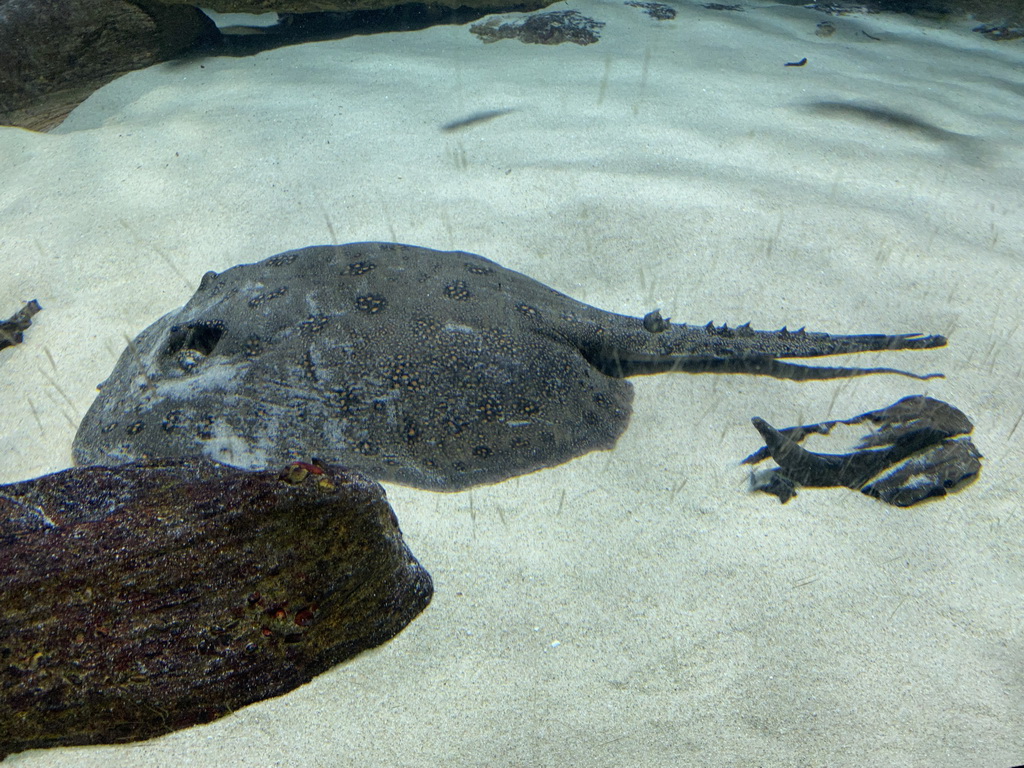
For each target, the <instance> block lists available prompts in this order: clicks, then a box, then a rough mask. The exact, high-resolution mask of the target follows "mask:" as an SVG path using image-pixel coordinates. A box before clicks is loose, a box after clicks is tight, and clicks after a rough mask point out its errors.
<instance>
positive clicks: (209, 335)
mask: <svg viewBox="0 0 1024 768" xmlns="http://www.w3.org/2000/svg"><path fill="white" fill-rule="evenodd" d="M223 335H224V324H223V323H218V322H213V323H190V324H188V325H176V326H174V327H173V328H171V333H170V337H169V338H168V340H167V349H166V351H165V352H164V354H165V355H166V356H168V357H173V358H174V359H175V361H176V362H177V363H178V365H179V366H181V368H182V369H183V370H186V371H190V370H192V369H193V368H195V367H196V366H197V365H199V364H200V363H201V362H203V360H205V359H206V358H207V357H208V356H209V355H210V354H211V353H212V352H213V350H214V348H215V347H216V346H217V342H219V341H220V339H221V337H222V336H223Z"/></svg>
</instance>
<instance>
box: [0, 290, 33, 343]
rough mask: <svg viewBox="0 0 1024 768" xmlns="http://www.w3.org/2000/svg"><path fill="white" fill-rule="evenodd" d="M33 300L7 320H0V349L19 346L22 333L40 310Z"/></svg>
mask: <svg viewBox="0 0 1024 768" xmlns="http://www.w3.org/2000/svg"><path fill="white" fill-rule="evenodd" d="M41 309H42V307H40V306H39V302H38V301H36V300H35V299H32V301H30V302H28V303H27V304H26V305H25V306H24V307H22V308H21V309H19V310H18V311H17V312H15V313H14V314H13V315H11V317H10V319H8V320H0V349H6V348H7V347H13V346H14V345H15V344H21V342H22V339H23V338H24V336H23V334H22V331H24V330H25V329H27V328H28V327H29V326H30V325H32V316H33V315H34V314H35V313H36V312H38V311H39V310H41Z"/></svg>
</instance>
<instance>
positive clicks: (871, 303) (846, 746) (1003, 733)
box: [0, 0, 1024, 768]
mask: <svg viewBox="0 0 1024 768" xmlns="http://www.w3.org/2000/svg"><path fill="white" fill-rule="evenodd" d="M567 7H568V6H555V7H554V8H553V9H552V10H560V9H565V8H567ZM572 7H573V8H575V9H577V10H579V11H581V12H583V13H585V14H587V15H589V16H592V17H594V18H596V19H600V20H601V21H604V22H606V26H605V27H604V29H603V30H602V37H601V40H600V42H599V43H598V44H595V45H590V46H586V47H580V46H575V45H560V46H538V45H524V44H522V43H520V42H518V41H514V40H511V41H503V42H499V43H495V44H492V45H484V44H482V43H481V41H480V40H479V39H478V38H477V37H475V36H474V35H472V34H470V32H469V31H468V27H467V26H463V27H455V26H451V27H437V28H433V29H429V30H424V31H419V32H410V33H401V34H397V33H396V34H382V35H376V36H367V37H352V38H348V39H344V40H340V41H334V42H322V43H316V44H306V45H297V46H292V47H288V48H280V49H277V50H274V51H270V52H266V53H263V54H260V55H258V56H252V57H247V58H207V59H197V60H191V61H187V62H182V63H172V64H164V65H160V66H156V67H152V68H150V69H148V70H145V71H141V72H137V73H134V74H131V75H128V76H125V77H122V78H120V79H119V80H117V81H116V82H114V83H112V84H111V85H109V86H107V87H105V88H103V89H102V90H100V91H99V92H97V93H96V94H94V95H93V96H92V97H91V98H90V99H89V100H88V101H87V102H85V103H84V104H83V105H81V106H80V107H79V108H78V109H77V110H75V112H74V113H72V115H71V116H70V117H69V119H68V120H67V121H66V122H65V123H64V125H63V126H61V127H60V128H59V129H57V130H56V131H54V132H53V133H50V134H32V133H29V132H26V131H22V130H18V129H0V178H3V180H4V183H3V185H2V186H0V275H2V281H0V314H2V315H3V316H7V315H8V314H10V313H11V312H13V311H15V310H16V309H18V308H19V307H20V306H21V302H23V301H27V300H29V299H33V298H34V299H38V301H39V302H40V304H41V305H42V306H43V307H44V310H43V312H41V313H40V314H39V315H37V316H36V318H35V323H34V324H33V326H32V327H31V329H29V331H28V332H27V333H26V343H25V344H24V345H22V346H20V347H15V348H13V349H8V350H5V351H3V352H0V377H2V380H3V382H4V384H3V388H2V390H0V457H2V458H0V481H3V482H10V481H14V480H19V479H24V478H28V477H34V476H37V475H40V474H43V473H46V472H51V471H55V470H58V469H61V468H64V467H67V466H69V465H70V464H71V441H72V438H73V436H74V433H75V429H76V427H77V424H78V422H79V420H80V419H81V417H82V415H83V414H84V412H85V410H86V409H87V408H88V406H89V404H90V402H91V401H92V399H93V397H94V396H95V387H96V385H97V384H98V383H99V382H101V381H102V380H103V379H104V378H105V377H106V375H107V374H108V373H109V371H110V370H111V369H112V367H113V365H114V362H115V360H116V357H117V355H118V354H119V353H120V351H121V349H122V348H123V347H124V346H125V337H126V336H128V337H132V336H134V335H135V334H136V333H138V332H139V331H140V330H142V329H143V328H144V327H146V326H147V325H149V324H150V323H151V322H153V321H154V320H155V319H156V318H157V317H159V316H160V315H162V314H163V313H164V312H166V311H169V310H171V309H173V308H175V307H177V306H180V305H181V304H183V303H184V302H185V301H186V300H187V299H188V297H189V296H190V295H191V294H192V293H193V291H194V290H195V289H196V287H197V286H198V282H199V279H200V277H201V276H202V275H203V273H205V272H206V271H208V270H211V269H212V270H217V271H220V270H223V269H226V268H228V267H230V266H232V265H235V264H239V263H247V262H252V261H258V260H260V259H263V258H265V257H267V256H270V255H272V254H274V253H278V252H280V251H284V250H288V249H291V248H297V247H301V246H306V245H314V244H323V243H330V242H332V241H333V242H339V243H343V242H350V241H359V240H390V241H398V242H405V243H412V244H416V245H423V246H428V247H432V248H438V249H459V250H467V251H472V252H475V253H479V254H481V255H484V256H486V257H488V258H491V259H494V260H496V261H498V262H500V263H501V264H503V265H505V266H507V267H510V268H512V269H516V270H519V271H522V272H525V273H526V274H528V275H530V276H532V277H534V278H536V279H538V280H541V281H542V282H544V283H546V284H548V285H550V286H552V287H554V288H557V289H559V290H561V291H563V292H565V293H568V294H570V295H571V296H573V297H575V298H578V299H580V300H583V301H586V302H588V303H591V304H594V305H596V306H599V307H601V308H603V309H607V310H611V311H616V312H622V313H627V314H632V315H640V314H643V313H645V312H647V311H649V310H651V309H654V308H655V307H660V308H661V309H662V312H663V314H665V315H666V316H671V317H672V318H673V319H674V320H676V321H679V322H682V321H688V322H695V323H696V322H700V323H704V322H707V321H708V320H715V321H716V322H718V323H720V322H723V321H728V322H729V323H730V324H739V323H743V322H746V321H750V322H751V323H752V325H753V326H754V327H757V328H778V327H780V326H782V325H788V326H789V327H790V328H795V327H799V326H804V325H805V326H807V328H808V329H814V330H822V331H829V332H833V333H871V332H908V331H919V332H927V333H942V334H946V335H948V336H949V339H950V342H949V345H948V347H946V348H944V349H937V350H929V351H921V352H903V353H885V354H868V355H860V356H857V357H855V358H848V359H845V360H837V361H836V363H837V364H848V365H891V366H896V367H903V368H908V369H911V370H914V371H918V372H929V371H934V370H938V371H942V372H944V373H945V374H946V378H945V379H939V380H932V381H927V382H921V381H915V380H912V379H906V378H901V377H895V376H873V377H867V378H860V379H851V380H840V381H826V382H807V383H795V382H788V381H777V380H772V379H766V378H761V377H751V376H691V375H665V376H657V377H646V378H642V379H639V380H636V382H635V386H636V398H635V402H634V414H633V418H632V422H631V425H630V427H629V428H628V429H627V431H626V433H625V435H624V436H623V437H622V438H621V440H620V441H619V443H618V445H617V446H616V448H615V449H614V450H613V451H610V452H603V453H593V454H590V455H588V456H585V457H583V458H580V459H577V460H575V461H572V462H570V463H568V464H565V465H563V466H560V467H556V468H553V469H548V470H544V471H541V472H537V473H534V474H532V475H528V476H525V477H521V478H517V479H514V480H511V481H508V482H505V483H501V484H499V485H495V486H490V487H478V488H476V489H473V490H471V491H467V492H463V493H458V494H435V493H430V492H426V491H417V490H413V489H409V488H403V487H398V486H388V493H389V497H390V499H391V501H392V503H393V505H394V507H395V509H396V511H397V513H398V516H399V518H400V520H401V524H402V529H403V531H404V532H405V535H406V538H407V540H408V542H409V544H410V547H411V548H412V550H413V551H414V552H415V553H416V555H417V556H418V557H419V559H420V560H421V561H422V562H423V564H424V565H425V566H426V567H427V568H428V569H429V570H430V572H431V573H432V574H433V577H434V580H435V586H436V594H435V597H434V600H433V603H432V604H431V606H430V607H429V608H428V609H427V611H426V612H425V613H424V614H423V615H422V616H421V617H420V618H419V619H417V620H416V621H415V622H414V623H413V624H412V625H411V626H410V627H409V628H408V629H407V630H406V631H405V632H403V633H402V634H401V635H399V636H398V637H397V638H395V639H394V640H393V641H391V642H390V643H388V644H386V645H384V646H382V647H381V648H379V649H377V650H375V651H372V652H369V653H365V654H363V655H362V656H359V657H358V658H356V659H354V660H352V661H351V662H349V663H346V664H343V665H341V666H338V667H336V668H335V669H333V670H332V671H330V672H329V673H327V674H324V675H322V676H320V677H319V678H317V679H316V680H315V681H313V682H312V683H310V684H309V685H306V686H304V687H302V688H300V689H298V690H296V691H294V692H292V693H290V694H288V695H286V696H282V697H280V698H277V699H274V700H270V701H265V702H262V703H259V704H256V705H253V706H250V707H247V708H245V709H243V710H241V711H239V712H237V713H236V714H234V715H232V716H230V717H227V718H224V719H222V720H220V721H218V722H216V723H213V724H211V725H208V726H204V727H198V728H193V729H189V730H186V731H182V732H178V733H175V734H172V735H169V736H166V737H163V738H160V739H155V740H152V741H149V742H144V743H141V744H136V745H125V746H116V747H92V748H77V749H67V750H64V749H61V750H56V749H55V750H46V751H35V752H30V753H23V754H21V755H16V756H12V757H10V758H8V761H7V763H8V764H10V765H11V766H19V768H22V767H23V768H43V767H44V766H61V768H85V767H86V766H103V767H104V768H110V767H112V766H118V767H120V766H123V767H124V768H128V767H132V768H136V767H137V766H174V767H175V768H179V767H180V766H189V765H202V766H216V767H218V768H220V767H223V768H233V767H235V766H238V767H239V768H241V767H242V766H253V765H260V766H303V768H309V767H311V766H331V767H332V768H333V767H334V766H390V767H398V766H410V767H416V768H419V767H420V766H423V767H426V766H441V765H444V766H488V767H489V768H490V767H494V768H497V767H501V766H509V767H510V768H511V767H512V766H516V767H519V766H552V767H557V766H588V768H598V767H600V766H645V767H648V768H656V767H658V766H681V765H687V766H754V765H765V766H818V765H820V766H830V767H834V766H858V767H861V766H888V767H890V768H895V767H898V766H924V765H927V766H932V767H936V768H939V767H942V766H950V767H954V766H957V767H959V766H964V765H977V766H987V767H998V766H1007V767H1008V766H1010V765H1014V764H1018V763H1022V762H1024V735H1022V734H1024V609H1022V599H1021V594H1022V591H1024V543H1022V542H1024V514H1022V513H1021V504H1022V501H1024V472H1022V470H1021V467H1022V466H1024V425H1022V424H1021V415H1022V412H1024V379H1022V365H1024V363H1022V361H1024V330H1022V324H1024V305H1022V302H1021V296H1022V294H1024V291H1022V289H1024V264H1022V259H1024V182H1022V178H1024V123H1022V122H1021V117H1020V116H1021V114H1022V112H1024V76H1022V74H1021V73H1022V72H1024V68H1022V67H1024V45H1021V44H1020V43H1019V42H1018V43H1001V44H1000V43H994V42H991V41H988V40H986V39H984V38H982V37H981V36H979V35H977V34H973V33H971V32H970V31H969V28H970V25H969V24H967V23H966V22H965V23H964V24H962V25H952V26H949V25H946V26H940V25H939V24H938V23H935V22H929V21H921V20H916V19H911V18H909V17H899V16H887V15H851V16H826V15H825V14H822V13H820V12H816V11H813V10H809V9H805V8H801V7H794V6H787V5H773V4H758V3H746V4H745V6H744V10H743V11H716V10H711V9H706V8H703V7H702V6H700V5H697V4H689V3H686V4H677V5H676V7H677V9H678V11H679V13H678V16H677V17H676V18H675V19H674V20H671V21H656V20H654V19H653V18H650V17H649V16H647V15H645V14H644V13H643V11H642V9H639V8H636V7H630V6H626V5H623V4H621V3H614V2H597V1H595V0H584V2H581V3H578V4H574V5H573V6H572ZM822 21H829V22H831V23H832V24H834V25H835V27H836V31H835V33H834V34H833V35H831V36H829V37H821V36H819V35H817V34H816V30H817V25H818V24H819V22H822ZM804 57H806V58H807V59H808V62H807V64H806V65H805V66H803V67H785V66H783V65H784V64H785V63H786V62H792V61H798V60H799V59H801V58H804ZM489 110H511V111H510V112H509V113H508V114H505V115H503V116H501V117H498V118H495V119H492V120H489V121H487V122H481V123H476V124H474V125H471V126H469V127H467V128H465V129H463V130H460V131H454V132H444V131H443V130H442V126H444V125H445V124H448V123H450V122H452V121H457V120H460V119H463V118H466V117H468V116H470V115H473V114H476V113H479V112H484V111H489ZM871 110H874V111H871ZM885 110H888V111H889V113H890V114H888V118H886V117H885V115H886V112H885ZM893 111H897V112H899V113H901V114H904V115H910V116H913V118H914V120H913V121H911V120H906V119H900V118H897V117H894V116H893V115H892V114H891V112H893ZM880 117H881V118H884V119H879V118H880ZM916 393H923V394H928V395H931V396H933V397H937V398H940V399H942V400H946V401H948V402H950V403H952V404H953V405H955V406H957V407H958V408H960V409H962V410H963V411H964V412H966V413H967V414H968V415H969V416H970V417H971V419H972V420H973V421H974V423H975V436H974V438H975V442H976V444H977V446H978V447H979V449H980V450H981V452H982V453H983V454H984V456H985V459H984V468H983V471H982V474H981V477H980V479H979V480H978V481H977V482H976V483H975V484H974V485H973V486H972V487H970V488H968V489H967V490H965V491H964V492H962V493H960V494H957V495H955V496H952V497H950V498H948V499H945V500H943V501H939V502H934V503H930V504H925V505H922V506H919V507H916V508H912V509H906V510H904V509H896V508H892V507H888V506H886V505H884V504H881V503H879V502H876V501H873V500H871V499H869V498H867V497H864V496H862V495H860V494H857V493H854V492H851V491H847V490H843V489H838V490H814V489H808V490H805V491H802V492H801V493H800V495H799V496H798V497H797V498H796V499H794V500H793V501H791V502H789V503H788V504H786V505H784V506H782V505H780V504H778V502H777V501H776V500H775V499H773V498H771V497H768V496H765V495H761V494H751V493H749V492H748V491H747V470H746V469H745V468H743V467H742V466H740V465H739V463H738V462H739V460H740V459H742V458H743V457H744V456H745V455H747V454H748V453H749V452H751V451H752V450H754V449H755V448H757V447H758V445H759V439H758V437H757V434H756V432H755V431H754V430H753V428H752V427H751V426H750V421H749V420H750V417H752V416H761V417H763V418H765V419H767V420H768V421H769V422H771V423H773V424H776V425H779V426H782V425H790V424H799V423H807V422H810V421H820V420H824V419H827V418H847V417H850V416H853V415H855V414H858V413H861V412H863V411H867V410H871V409H876V408H880V407H883V406H885V405H888V404H890V403H892V402H894V401H895V400H897V399H899V398H900V397H903V396H905V395H909V394H916Z"/></svg>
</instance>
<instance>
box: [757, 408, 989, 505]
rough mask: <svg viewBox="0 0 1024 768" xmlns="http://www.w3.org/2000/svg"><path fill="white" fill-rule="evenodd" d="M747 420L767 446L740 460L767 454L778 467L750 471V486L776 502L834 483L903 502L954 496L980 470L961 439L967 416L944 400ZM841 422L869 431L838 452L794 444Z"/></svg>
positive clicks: (968, 425)
mask: <svg viewBox="0 0 1024 768" xmlns="http://www.w3.org/2000/svg"><path fill="white" fill-rule="evenodd" d="M752 422H753V424H754V428H755V429H757V431H758V432H759V433H760V434H761V437H762V438H763V439H764V441H765V447H763V448H761V449H760V450H758V451H756V452H755V453H752V454H751V455H750V456H748V457H747V458H746V459H744V461H743V463H744V464H757V463H760V462H762V461H764V460H765V459H768V458H769V457H771V458H772V459H774V460H775V462H776V464H778V467H776V468H773V469H766V470H761V471H759V472H756V473H754V475H753V476H752V478H751V486H752V489H753V490H756V491H764V492H765V493H770V494H773V495H775V496H778V497H779V501H781V502H782V503H785V502H787V501H789V499H791V498H792V497H793V496H795V495H796V488H797V487H798V486H806V487H817V488H823V487H835V486H838V487H845V488H851V489H853V490H856V491H860V492H861V493H864V494H867V495H868V496H874V497H875V498H877V499H881V500H882V501H884V502H886V503H888V504H892V505H894V506H897V507H909V506H912V505H914V504H917V503H918V502H921V501H925V500H927V499H930V498H935V497H940V496H945V495H946V494H948V493H953V492H954V491H957V490H959V489H960V487H962V486H963V485H964V484H967V483H969V482H971V481H973V480H974V478H976V477H977V475H978V473H979V472H980V471H981V454H980V453H979V452H978V450H977V448H975V447H974V443H973V441H972V440H971V438H970V437H966V435H969V434H970V433H971V431H972V430H973V429H974V425H973V424H971V421H970V419H968V418H967V416H965V415H964V413H963V412H962V411H960V410H958V409H957V408H954V407H953V406H951V405H950V404H949V403H944V402H942V401H941V400H935V399H934V398H931V397H925V396H924V395H912V396H910V397H905V398H903V399H902V400H900V401H899V402H896V403H893V404H892V405H890V406H888V407H886V408H882V409H880V410H877V411H870V412H868V413H862V414H861V415H860V416H854V417H853V418H852V419H846V420H845V421H825V422H822V423H820V424H805V425H803V426H799V427H788V428H786V429H775V428H774V427H772V426H771V425H770V424H769V423H768V422H766V421H765V420H764V419H760V418H754V419H752ZM839 425H843V426H863V425H867V426H868V427H869V430H868V431H867V433H866V434H863V435H862V436H861V437H860V438H859V439H858V440H857V442H856V445H855V446H854V449H853V450H852V451H848V452H844V453H815V452H812V451H809V450H807V449H806V448H803V447H802V446H801V445H800V443H801V442H803V440H804V439H805V438H806V437H808V436H809V435H831V434H832V432H833V430H834V429H835V428H836V427H837V426H839ZM961 435H963V437H961Z"/></svg>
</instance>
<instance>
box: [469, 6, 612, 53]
mask: <svg viewBox="0 0 1024 768" xmlns="http://www.w3.org/2000/svg"><path fill="white" fill-rule="evenodd" d="M603 27H604V22H603V21H596V20H595V19H592V18H590V17H589V16H584V15H583V14H582V13H580V12H579V11H548V12H547V13H535V14H533V15H531V16H527V17H525V18H523V19H519V20H517V21H512V22H505V23H504V24H503V23H502V22H501V19H500V18H493V19H488V20H487V21H484V22H481V23H479V24H474V25H473V26H472V27H470V28H469V31H470V32H472V33H473V34H474V35H476V36H477V37H479V38H480V39H481V40H483V41H484V42H485V43H495V42H497V41H498V40H519V41H520V42H523V43H534V44H538V45H560V44H561V43H576V45H590V44H591V43H596V42H597V41H598V40H599V39H600V38H601V29H602V28H603Z"/></svg>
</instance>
